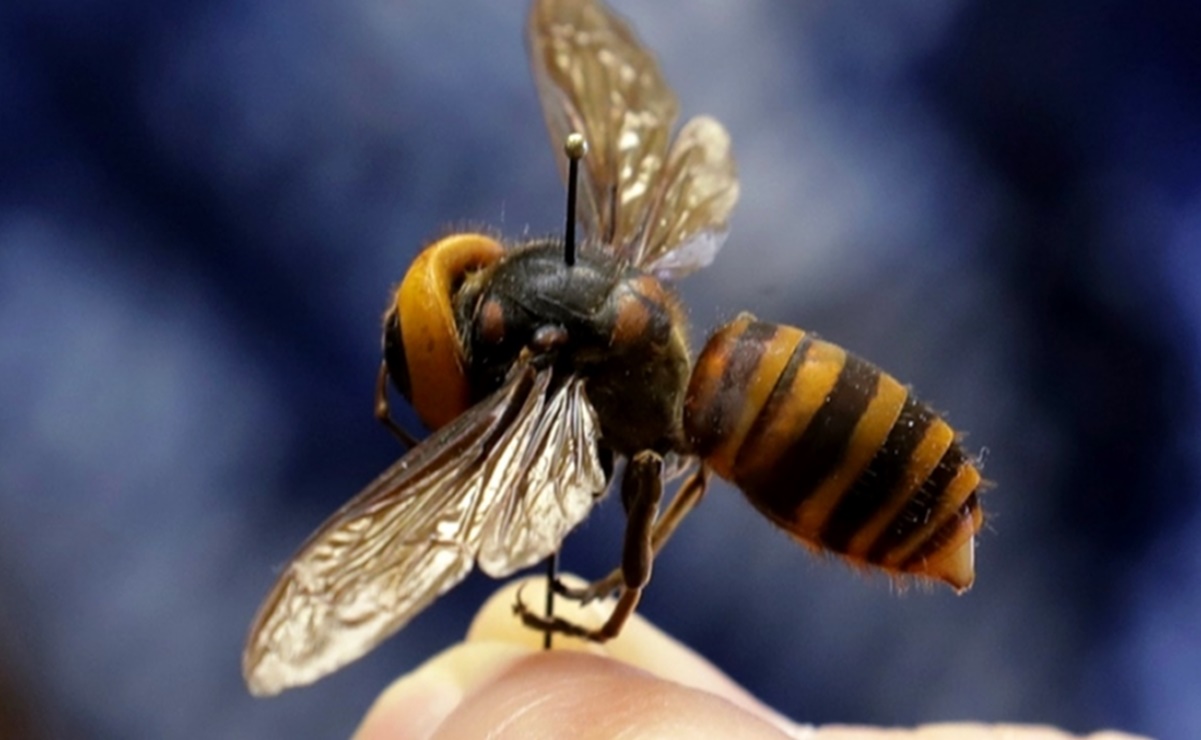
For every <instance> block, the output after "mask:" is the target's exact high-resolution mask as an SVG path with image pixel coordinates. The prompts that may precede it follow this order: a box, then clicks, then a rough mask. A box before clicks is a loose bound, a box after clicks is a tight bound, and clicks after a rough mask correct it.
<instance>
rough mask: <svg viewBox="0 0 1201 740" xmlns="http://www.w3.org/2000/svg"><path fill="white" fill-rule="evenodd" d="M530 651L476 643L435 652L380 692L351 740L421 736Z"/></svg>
mask: <svg viewBox="0 0 1201 740" xmlns="http://www.w3.org/2000/svg"><path fill="white" fill-rule="evenodd" d="M530 652H531V651H530V650H529V649H528V648H524V647H520V646H517V645H505V644H500V643H480V642H477V643H467V644H460V645H456V646H455V647H452V648H450V649H449V650H446V651H444V652H442V653H439V654H438V655H436V656H434V657H433V658H431V659H430V660H428V661H426V662H425V663H424V664H423V665H422V666H421V667H419V668H417V669H416V670H415V671H413V672H412V673H410V674H408V675H407V676H402V677H401V678H399V679H397V680H396V682H394V683H393V684H392V685H391V686H389V687H388V688H387V689H385V690H384V693H382V694H380V697H379V698H378V699H376V700H375V704H373V705H372V706H371V709H370V710H368V712H367V716H366V717H364V718H363V721H362V723H361V724H360V725H359V728H358V729H357V730H356V731H355V734H354V740H398V738H405V739H406V740H408V739H409V738H412V739H413V740H425V739H426V738H429V737H431V736H432V735H433V734H434V732H436V731H437V729H438V727H439V726H440V725H441V724H442V722H443V721H444V720H445V719H446V718H447V717H448V716H450V714H451V712H453V711H454V710H455V709H456V708H457V707H458V706H459V705H460V704H462V702H463V700H464V699H465V698H466V697H468V696H470V695H471V694H472V693H473V692H474V691H475V690H476V689H478V688H479V687H481V686H483V685H485V684H487V683H489V682H491V681H492V680H493V679H494V678H495V677H496V676H498V675H499V674H501V673H503V672H504V671H506V670H508V669H509V668H510V667H512V666H513V664H515V663H516V662H517V661H519V660H520V659H522V658H524V657H526V656H528V655H529V654H530Z"/></svg>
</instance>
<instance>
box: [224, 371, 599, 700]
mask: <svg viewBox="0 0 1201 740" xmlns="http://www.w3.org/2000/svg"><path fill="white" fill-rule="evenodd" d="M550 380H551V371H550V370H544V371H541V372H537V373H536V372H535V371H534V370H533V369H531V368H530V367H528V366H523V367H521V368H520V369H519V370H518V371H516V372H515V373H514V375H513V377H512V378H511V379H510V380H509V382H507V383H506V385H505V386H504V387H503V388H501V389H500V390H499V391H497V392H496V393H494V394H493V395H492V396H490V397H488V398H487V399H485V400H484V401H482V402H480V403H479V404H477V405H476V406H474V407H472V408H471V409H470V410H469V411H467V412H466V413H465V414H463V415H462V416H460V417H459V418H458V419H456V420H455V421H454V422H452V423H451V424H449V425H447V426H445V427H443V428H442V429H440V430H439V431H437V432H436V433H434V434H433V435H431V436H430V437H429V439H427V440H426V441H425V442H423V443H422V444H420V445H418V446H417V447H416V448H414V449H413V450H412V451H411V452H410V453H409V454H407V455H405V457H403V458H402V459H401V460H400V461H398V462H397V463H396V464H395V465H393V466H392V467H391V468H389V469H388V470H387V471H385V472H384V473H383V474H382V475H380V476H379V477H378V478H377V479H376V480H375V481H373V482H372V483H371V485H369V486H368V487H367V488H366V489H364V490H363V491H362V492H361V493H360V494H359V495H357V496H356V497H355V498H353V499H352V500H351V501H350V502H348V503H347V504H346V505H345V506H343V507H342V508H341V509H340V510H339V511H338V512H337V513H336V514H334V515H333V516H332V517H331V518H330V519H329V520H328V521H326V522H325V523H324V524H323V525H322V526H321V527H320V528H319V529H318V530H317V531H316V532H315V533H314V534H313V535H312V536H311V537H310V538H309V539H308V541H307V542H306V543H305V544H304V545H303V546H302V547H301V549H300V551H299V552H298V553H297V554H296V556H295V557H293V559H292V561H291V562H290V563H289V564H288V566H287V568H286V569H285V570H284V572H283V573H282V574H281V575H280V578H279V580H278V581H277V582H276V584H275V587H274V588H273V589H272V590H271V593H270V594H269V595H268V596H267V599H266V601H265V602H264V603H263V606H262V607H261V608H260V610H259V614H258V616H257V617H256V618H255V621H254V624H253V625H252V627H251V631H250V636H249V638H248V640H247V643H246V649H245V652H244V653H243V655H242V672H243V675H244V676H245V678H246V682H247V684H248V686H249V687H250V690H251V692H252V693H254V694H257V695H270V694H275V693H278V692H280V691H283V690H284V689H287V688H290V687H293V686H299V685H303V684H306V683H310V682H312V681H315V680H317V679H318V678H320V677H322V676H324V675H325V674H327V673H330V672H332V671H334V670H337V669H338V668H340V667H341V666H343V665H345V664H347V663H349V662H351V661H353V660H355V659H357V658H359V657H360V656H362V655H364V654H365V653H366V652H368V651H369V650H371V649H372V648H373V647H375V646H376V645H377V644H379V642H380V641H382V640H384V639H385V638H387V637H388V636H389V635H391V634H393V633H394V632H396V631H397V630H399V629H400V628H401V627H403V626H404V625H405V624H406V623H407V622H408V621H409V620H410V619H412V618H413V617H414V616H415V615H416V614H417V613H419V612H420V611H421V610H422V609H424V608H425V607H426V606H428V605H429V604H430V603H432V602H433V601H434V600H435V599H436V598H437V597H438V596H439V595H441V594H442V593H444V592H446V591H447V590H448V589H450V588H451V587H452V586H454V585H455V584H457V583H458V582H459V581H461V580H462V579H463V578H464V577H465V576H466V575H467V574H468V573H469V572H470V571H471V567H472V563H473V562H474V561H476V559H477V558H478V560H479V563H480V566H481V568H482V569H483V570H484V571H485V572H487V573H488V574H490V575H493V576H503V575H507V574H509V573H511V572H513V571H515V570H518V569H520V568H522V567H525V566H527V565H531V564H533V563H535V562H537V561H538V560H540V559H542V558H545V557H547V556H548V555H550V554H551V553H552V552H554V551H555V550H557V549H558V547H559V545H560V543H561V542H562V540H563V537H564V536H566V534H567V532H568V531H570V530H571V528H572V527H574V526H575V525H576V524H578V523H579V522H580V520H582V519H583V518H584V516H586V515H587V513H588V511H589V510H590V509H591V507H592V503H593V501H594V500H595V499H596V497H597V496H599V495H600V494H601V493H603V491H604V488H605V485H606V481H605V475H604V472H603V470H602V468H601V465H600V461H599V459H598V457H597V449H596V439H597V436H598V428H597V421H596V416H595V412H594V411H593V410H592V407H591V405H590V404H589V403H588V400H587V398H586V396H585V395H584V390H583V382H582V381H581V380H579V379H578V378H572V379H568V380H567V381H566V382H565V383H563V384H562V385H561V386H559V387H558V388H557V389H555V390H553V391H548V389H549V388H550Z"/></svg>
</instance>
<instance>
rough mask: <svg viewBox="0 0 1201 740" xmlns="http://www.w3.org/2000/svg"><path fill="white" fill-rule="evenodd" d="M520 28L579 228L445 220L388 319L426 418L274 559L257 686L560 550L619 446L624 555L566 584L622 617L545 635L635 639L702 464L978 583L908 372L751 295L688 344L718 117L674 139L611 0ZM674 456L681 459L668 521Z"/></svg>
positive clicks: (559, 626)
mask: <svg viewBox="0 0 1201 740" xmlns="http://www.w3.org/2000/svg"><path fill="white" fill-rule="evenodd" d="M527 34H528V38H527V40H528V43H529V50H530V55H531V59H532V64H533V72H534V79H535V81H536V83H537V88H538V93H539V96H540V99H541V102H542V107H543V112H544V114H545V116H546V121H547V125H548V127H549V129H550V134H551V138H552V140H553V141H555V142H559V143H563V142H568V145H567V146H566V147H565V149H566V150H567V151H565V155H566V156H560V158H559V163H560V166H561V169H562V170H563V172H564V174H565V175H567V180H568V193H569V195H568V202H569V206H568V219H567V222H568V228H567V232H568V233H567V235H566V236H565V238H546V239H536V240H534V241H530V242H527V243H523V244H516V245H504V244H502V243H501V242H500V241H498V240H497V239H496V238H494V237H493V236H491V235H488V234H483V233H461V234H454V235H452V236H447V237H445V238H443V239H440V240H438V241H436V242H434V243H433V244H431V245H430V246H428V247H427V248H426V249H425V250H424V251H423V252H422V253H421V254H420V255H419V256H418V257H417V259H416V260H415V261H414V262H413V264H412V266H411V267H410V268H409V270H408V273H407V274H406V275H405V277H404V279H403V281H402V282H401V283H400V286H399V288H398V289H397V290H396V291H395V294H394V296H393V298H392V301H391V303H390V304H389V306H388V309H387V312H386V314H385V316H384V329H383V362H382V363H381V366H380V372H379V376H378V382H377V387H376V411H377V415H378V416H379V417H380V418H381V420H383V421H384V422H385V423H387V424H389V426H391V427H392V428H393V429H394V431H397V432H398V433H400V434H401V436H402V437H403V436H404V435H403V433H401V432H400V430H399V429H398V428H396V427H395V425H394V424H392V423H391V420H390V416H389V413H388V394H387V390H388V388H387V386H388V384H389V383H391V385H392V387H393V388H395V389H396V390H397V391H399V393H400V394H401V395H403V396H404V397H405V398H406V399H407V400H408V401H409V402H410V403H411V404H412V405H413V407H414V408H415V410H416V412H417V415H418V416H419V417H420V419H421V420H422V422H423V423H424V424H425V425H426V426H427V427H428V428H429V429H430V430H432V432H431V434H430V436H429V437H428V438H426V439H425V440H424V441H422V442H421V443H419V444H416V445H415V446H414V447H413V448H412V449H411V450H410V451H409V452H408V453H407V454H405V455H404V456H403V457H402V458H401V459H400V460H399V461H398V462H396V463H395V464H394V465H392V467H390V468H388V469H387V470H386V471H384V473H383V474H382V475H380V476H379V477H378V478H376V479H375V480H374V481H373V482H372V483H371V484H370V485H368V486H367V487H366V488H365V489H364V490H363V491H362V492H361V493H359V494H358V495H357V496H355V497H354V498H353V499H351V500H350V501H349V502H348V503H347V504H346V505H344V506H343V507H342V508H341V509H339V510H338V511H337V512H336V513H335V514H334V515H333V516H332V517H330V518H329V520H328V521H326V522H325V523H324V524H323V525H321V527H320V528H319V529H318V530H317V531H316V532H315V533H314V534H313V535H312V536H311V537H309V539H308V541H307V542H305V543H304V545H302V546H301V548H300V550H299V552H298V553H297V554H296V555H295V556H294V557H293V558H292V560H291V562H290V563H289V564H288V566H287V567H286V568H285V569H284V570H283V572H282V573H281V575H280V577H279V579H278V581H277V582H276V584H275V586H274V588H272V590H271V592H270V594H269V595H268V596H267V599H266V600H265V602H264V603H263V606H262V607H261V608H260V610H259V613H258V615H257V617H256V618H255V620H254V624H253V625H252V627H251V630H250V636H249V639H248V641H247V644H246V649H245V652H244V654H243V659H242V666H243V672H244V675H245V678H246V681H247V683H248V685H249V687H250V690H251V691H252V692H253V693H255V694H259V695H269V694H275V693H278V692H280V691H282V690H284V689H287V688H290V687H293V686H298V685H302V684H307V683H310V682H312V681H315V680H317V679H318V678H320V677H322V676H324V675H326V674H327V673H330V672H332V671H334V670H337V669H338V668H340V667H342V666H343V665H345V664H347V663H349V662H351V661H353V660H355V659H357V658H359V657H360V656H362V655H363V654H365V653H366V652H368V651H369V650H371V649H372V648H373V647H375V646H376V645H377V644H378V643H379V642H380V641H382V640H383V639H385V638H386V637H388V636H389V635H391V634H393V633H394V632H396V631H397V630H399V629H400V628H401V627H403V626H404V625H405V624H406V623H407V622H408V621H409V620H410V619H412V618H413V617H414V616H415V615H416V614H417V613H418V612H420V611H421V610H423V609H424V608H425V607H427V606H429V605H430V603H432V602H433V601H434V600H435V599H437V598H438V596H440V595H441V594H443V593H445V592H446V591H447V590H448V589H450V588H452V587H453V586H454V585H455V584H457V583H459V582H460V581H461V580H462V579H463V578H464V577H466V576H467V574H468V573H469V572H470V571H471V569H472V566H473V565H475V564H478V565H479V567H480V569H481V570H483V571H484V572H485V573H487V574H488V575H490V576H493V577H496V578H501V577H504V576H508V575H510V574H512V573H513V572H515V571H517V570H519V569H521V568H525V567H527V566H530V565H533V564H534V563H537V562H539V561H542V560H545V559H548V558H552V560H551V562H553V556H554V554H555V553H556V552H557V551H558V549H559V546H560V544H561V543H562V541H563V539H564V537H566V535H567V533H568V532H570V531H571V529H572V528H573V527H575V526H576V525H577V524H578V523H579V522H580V521H582V520H583V519H584V517H586V516H587V515H588V513H589V511H590V510H591V508H592V506H593V504H594V503H595V502H596V501H597V500H598V499H599V498H600V497H601V496H603V495H604V493H605V492H606V491H607V489H608V488H609V487H610V483H611V481H612V479H613V477H614V471H615V469H616V464H615V463H616V462H617V461H620V460H624V461H625V465H624V470H623V472H622V474H621V483H620V491H621V500H622V503H623V504H624V506H625V510H626V514H627V527H626V532H625V537H624V544H623V547H622V554H621V565H620V567H619V568H618V569H617V570H615V571H614V573H612V574H610V575H609V576H608V577H607V578H604V579H601V580H599V581H597V582H596V583H594V584H592V585H591V586H589V587H587V588H583V589H574V590H573V589H568V588H565V587H563V586H561V585H557V584H556V586H555V588H554V591H555V592H557V593H559V594H562V595H563V596H564V597H566V598H573V599H577V600H581V601H587V600H589V599H592V598H594V597H596V596H598V595H602V594H607V593H611V592H614V591H616V592H618V599H617V602H616V604H615V606H614V610H613V612H612V615H611V617H610V618H609V619H608V620H607V621H606V622H605V623H604V624H602V625H600V626H599V627H597V628H587V627H583V626H580V625H577V624H574V623H571V622H568V621H566V620H564V619H562V618H556V617H554V616H552V615H551V614H550V613H549V610H548V614H547V615H545V616H543V615H538V614H534V613H533V612H531V611H530V610H529V609H527V608H526V607H525V606H524V605H523V604H522V603H520V599H519V602H518V605H517V610H518V612H519V613H520V614H521V617H522V619H523V620H524V622H525V623H526V624H527V625H529V626H531V627H533V628H536V629H540V630H543V631H545V632H546V634H547V640H548V641H549V636H550V634H552V633H563V634H570V635H576V636H582V637H585V638H588V639H592V640H596V641H604V640H606V639H609V638H611V637H613V636H615V635H616V634H618V632H619V631H620V630H621V627H622V625H623V623H624V622H625V620H626V619H627V618H628V617H629V616H630V614H632V613H633V611H634V609H635V608H636V606H637V604H638V601H639V597H640V595H641V593H642V589H643V588H644V587H645V586H646V584H647V582H648V580H649V578H650V573H651V564H652V562H653V560H654V557H655V554H656V553H657V552H658V551H659V549H660V548H661V547H663V545H664V543H665V542H666V541H667V539H668V537H669V536H670V535H671V534H672V532H673V531H674V530H675V529H676V527H677V525H678V524H679V523H680V521H681V519H683V518H684V516H685V515H686V514H687V513H688V512H689V511H690V510H692V508H693V507H694V506H695V505H696V504H697V503H698V502H699V501H700V499H701V497H702V495H703V494H704V491H705V489H706V486H707V484H708V479H709V474H710V471H712V472H713V473H716V474H717V475H718V476H720V477H721V478H724V479H725V480H728V481H730V482H732V483H733V484H734V485H736V486H737V487H738V488H739V489H741V490H742V492H743V493H744V494H745V495H746V497H747V498H748V499H749V500H750V502H751V504H753V505H754V506H755V508H757V509H758V510H759V511H760V512H762V513H763V514H764V515H765V516H766V517H767V518H768V519H770V520H771V521H772V522H773V523H775V524H776V525H777V526H778V527H780V528H781V529H783V530H784V531H785V532H787V533H788V534H789V535H791V536H792V537H793V538H795V539H796V540H798V541H799V542H801V543H802V544H804V545H807V546H809V547H810V548H813V549H815V550H818V551H822V552H831V553H835V554H837V555H840V556H842V557H843V558H845V559H846V560H847V561H849V562H851V563H852V564H856V565H868V566H873V567H875V568H878V569H882V570H883V571H885V572H887V573H890V574H893V575H897V576H905V575H912V576H916V577H919V578H924V579H929V580H935V581H944V582H946V583H948V584H949V585H950V586H951V587H953V588H955V589H956V590H959V591H962V590H965V589H967V588H968V587H969V586H971V584H972V580H973V578H974V575H975V574H974V561H973V552H974V540H975V533H976V532H977V531H978V530H979V529H980V526H981V524H982V522H983V513H982V510H981V508H980V503H979V499H978V496H977V489H978V488H979V486H980V483H981V478H980V474H979V472H978V470H977V468H976V466H975V465H974V464H973V461H972V460H971V459H970V458H969V457H968V456H967V455H966V454H965V453H964V452H963V450H962V449H961V448H960V445H959V443H958V439H957V436H956V434H955V432H954V431H952V430H951V428H950V427H949V426H948V425H947V424H946V423H945V422H944V421H943V420H942V419H941V418H939V416H938V415H937V414H936V413H934V412H933V411H931V410H930V408H929V407H927V406H926V405H924V404H923V403H921V402H920V401H918V400H916V399H915V398H913V396H912V395H910V393H909V392H908V390H907V389H906V388H905V386H903V385H902V384H901V383H899V382H898V381H896V380H895V379H894V378H893V377H892V376H890V375H888V374H887V373H885V372H883V371H881V370H880V369H879V368H877V367H876V366H875V365H872V364H871V363H869V362H867V361H865V360H862V359H860V358H858V357H856V356H854V355H852V354H850V353H848V352H846V351H844V350H842V349H840V348H839V347H837V346H835V345H833V344H830V343H829V342H825V341H822V340H820V339H818V338H817V337H815V336H814V335H812V334H809V333H806V332H804V331H802V330H800V329H796V328H793V327H790V326H783V325H779V324H772V323H767V322H764V321H759V320H757V319H755V318H754V317H752V316H750V315H747V314H743V315H741V316H738V317H737V318H736V319H734V320H733V321H732V322H730V323H729V324H727V325H725V326H723V327H721V328H720V329H718V330H717V331H716V332H715V333H714V334H713V336H712V337H711V338H710V339H709V341H708V342H707V344H706V345H705V347H704V349H703V350H701V352H700V354H699V356H698V357H697V359H696V360H695V362H694V361H693V360H692V357H691V353H690V351H689V348H688V342H687V336H686V322H685V316H684V309H683V308H682V306H681V304H680V302H679V301H678V300H677V298H676V297H675V295H674V293H673V292H672V290H671V289H670V287H668V285H669V283H670V282H672V281H674V280H676V279H679V278H681V277H683V276H685V275H687V274H688V273H690V272H692V271H694V270H696V269H698V268H701V267H704V266H705V265H707V264H709V263H710V262H711V261H712V260H713V258H714V256H715V255H716V253H717V251H718V249H719V247H720V246H721V244H722V243H723V241H724V239H725V236H726V232H727V222H728V218H729V215H730V212H731V211H732V209H733V207H734V204H735V202H736V201H737V199H738V177H737V174H736V171H735V165H734V159H733V156H732V154H731V152H730V139H729V136H728V134H727V133H726V130H725V129H724V128H723V127H722V125H721V124H720V123H718V122H717V121H715V120H714V119H712V118H708V117H704V116H701V117H697V118H694V119H692V120H691V121H689V122H688V123H686V124H685V125H684V127H683V128H682V129H681V130H680V133H679V135H678V136H676V138H675V140H674V141H671V137H670V132H671V130H672V127H673V125H674V123H675V119H676V115H677V107H678V104H677V101H676V98H675V95H674V93H673V92H672V91H671V89H670V88H669V87H668V86H667V84H666V83H665V82H664V80H663V77H662V74H661V72H660V70H659V66H658V64H657V62H656V61H655V59H654V57H653V56H652V54H651V53H650V52H649V51H648V50H647V49H646V48H644V47H643V45H642V44H641V42H640V41H639V40H638V38H637V36H635V34H634V33H633V31H632V30H631V29H630V27H629V26H628V25H627V24H626V23H625V22H624V21H623V20H622V19H621V18H619V17H618V16H616V15H615V14H614V13H613V12H612V11H611V10H609V9H608V8H607V7H605V5H604V4H603V3H602V2H601V0H535V2H534V5H533V8H532V10H531V12H530V17H529V23H528V27H527ZM573 134H574V135H573ZM581 135H582V139H583V142H587V144H588V145H589V146H590V147H591V152H590V153H589V154H588V156H587V157H585V158H583V159H582V160H581V157H582V156H583V149H584V145H583V142H582V141H581ZM581 161H582V163H583V177H582V180H580V182H579V186H578V191H579V193H578V196H579V200H580V201H581V202H582V212H581V214H580V217H579V220H580V221H581V222H582V224H583V226H584V230H585V237H584V239H583V240H582V242H581V243H580V245H579V248H578V250H577V249H576V244H575V238H574V235H573V234H572V231H573V228H574V225H575V222H576V216H575V204H574V201H575V199H576V197H575V196H576V190H577V184H576V183H577V173H578V170H579V168H580V163H581ZM676 474H680V475H684V474H687V476H688V477H687V478H685V479H684V480H683V483H682V484H681V485H680V486H679V488H678V489H677V492H676V495H675V497H674V498H673V499H672V501H671V503H670V504H669V505H668V506H667V507H666V508H665V509H664V510H663V512H662V514H660V501H661V498H662V494H663V489H664V485H665V481H667V480H670V479H671V478H672V477H674V476H675V475H676Z"/></svg>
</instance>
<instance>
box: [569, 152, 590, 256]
mask: <svg viewBox="0 0 1201 740" xmlns="http://www.w3.org/2000/svg"><path fill="white" fill-rule="evenodd" d="M563 151H564V152H565V153H566V154H567V229H566V233H565V235H564V237H563V256H564V258H565V259H566V260H567V266H568V267H571V266H573V265H575V201H576V182H577V181H578V180H579V179H580V160H581V159H583V158H584V156H585V155H587V154H588V142H587V141H586V140H585V139H584V135H583V134H581V133H579V132H578V131H573V132H571V133H570V134H568V135H567V139H566V140H565V141H564V142H563Z"/></svg>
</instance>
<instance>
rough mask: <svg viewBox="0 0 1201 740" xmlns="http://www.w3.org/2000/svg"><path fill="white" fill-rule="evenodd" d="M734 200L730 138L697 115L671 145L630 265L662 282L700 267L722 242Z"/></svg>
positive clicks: (734, 172)
mask: <svg viewBox="0 0 1201 740" xmlns="http://www.w3.org/2000/svg"><path fill="white" fill-rule="evenodd" d="M737 202H738V171H737V167H736V165H735V164H734V155H733V154H732V153H731V151H730V135H729V134H728V133H726V129H725V127H724V126H722V125H721V123H719V122H718V121H717V120H715V119H713V118H709V117H708V116H697V117H696V118H693V119H692V120H690V121H689V122H688V123H686V124H685V125H684V128H683V129H681V131H680V135H679V136H678V137H677V138H676V140H675V143H673V144H672V147H671V153H670V154H669V155H668V157H667V168H666V169H665V170H664V172H663V176H662V178H661V179H660V181H659V183H658V187H657V188H656V190H655V199H654V207H653V208H652V209H651V211H650V214H649V218H648V222H647V225H646V228H645V229H644V230H643V232H642V239H641V240H640V242H639V243H638V245H637V247H636V248H635V249H634V250H633V255H632V259H631V261H632V262H633V263H634V264H636V265H638V266H639V267H644V268H646V269H647V270H650V271H651V272H652V273H654V274H655V275H656V276H657V277H659V278H662V279H676V278H680V277H683V276H684V275H687V274H688V273H690V272H692V271H693V270H698V269H700V268H702V267H705V266H706V265H708V264H709V263H710V262H712V261H713V258H714V257H715V256H716V255H717V250H718V249H720V248H721V245H722V244H723V243H724V242H725V240H726V234H727V232H728V230H729V218H730V212H731V211H733V210H734V204H735V203H737Z"/></svg>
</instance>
